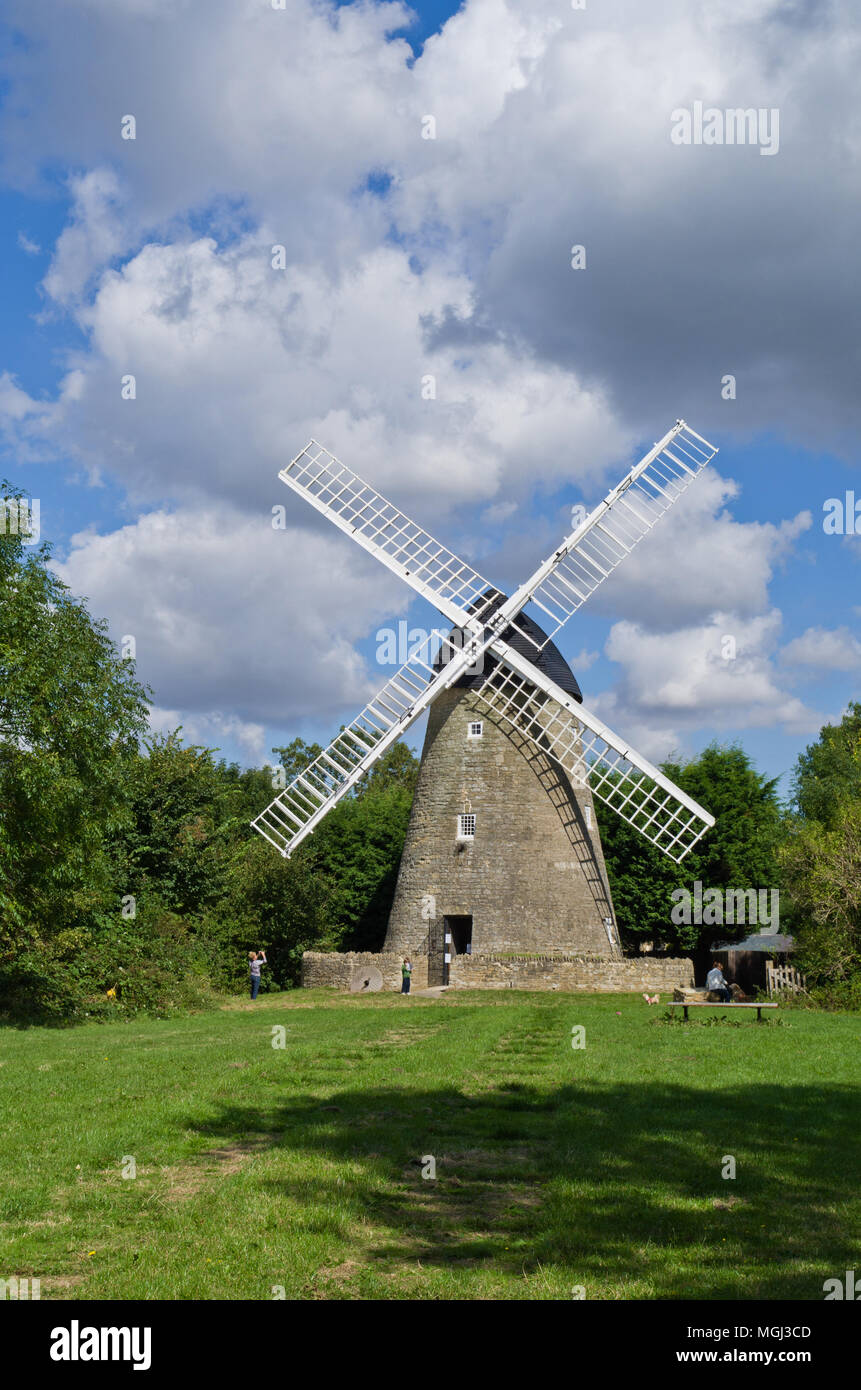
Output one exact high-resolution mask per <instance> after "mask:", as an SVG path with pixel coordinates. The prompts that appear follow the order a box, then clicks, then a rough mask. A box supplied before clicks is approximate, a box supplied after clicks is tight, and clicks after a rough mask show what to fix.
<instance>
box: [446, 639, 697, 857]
mask: <svg viewBox="0 0 861 1390" xmlns="http://www.w3.org/2000/svg"><path fill="white" fill-rule="evenodd" d="M515 663H516V665H515ZM473 694H474V697H475V698H476V699H478V700H479V701H480V702H481V703H482V704H483V705H484V706H485V707H486V709H487V710H488V713H490V714H492V715H493V716H494V718H496V719H503V720H505V721H506V722H507V723H508V724H510V725H511V726H512V728H514V729H515V730H516V731H517V732H518V733H519V734H520V735H521V736H522V737H524V738H525V739H527V740H528V742H529V743H531V744H532V745H533V746H534V747H535V748H537V749H538V750H539V751H540V752H542V753H545V754H546V755H547V756H548V757H550V758H552V759H553V760H554V762H556V763H558V764H559V766H560V767H561V768H562V769H563V771H564V772H565V773H566V775H567V776H568V777H569V778H570V779H571V781H572V782H573V783H574V784H575V785H578V784H579V785H580V786H586V785H588V786H589V788H590V790H591V791H592V794H593V795H594V796H597V797H599V798H600V799H601V800H602V801H603V802H605V803H606V805H608V806H610V807H611V808H612V809H613V810H614V811H615V812H616V813H617V814H618V815H620V816H621V817H622V819H623V820H626V821H628V823H629V824H630V825H632V826H634V828H635V829H636V830H639V831H640V833H641V834H642V835H644V836H645V838H646V839H647V840H650V841H651V843H652V844H653V845H656V846H657V847H658V849H660V850H663V852H664V854H666V855H668V857H669V858H670V859H673V860H675V861H676V863H679V862H680V861H681V860H682V859H683V858H684V857H685V855H686V854H687V853H689V851H690V850H692V849H693V847H694V845H695V844H696V843H697V841H698V840H700V839H702V837H703V835H704V834H705V833H706V831H707V830H710V829H711V827H712V826H713V825H714V823H715V822H714V816H712V815H710V814H709V812H708V811H706V810H704V808H703V807H702V806H700V805H699V804H698V803H697V802H696V801H694V800H693V798H692V797H690V796H688V795H687V793H686V792H684V791H682V789H681V788H680V787H677V786H676V784H675V783H674V782H672V781H671V780H670V778H669V777H667V776H666V775H665V773H663V772H661V770H660V768H657V767H654V766H653V764H652V763H650V762H649V761H648V759H646V758H644V757H643V756H642V754H641V753H637V752H636V751H635V749H633V748H631V746H630V744H628V743H626V742H625V740H624V739H622V738H621V737H620V736H619V735H618V734H616V733H614V732H613V730H612V729H610V728H609V727H608V725H606V724H605V723H604V722H603V720H601V719H599V718H598V716H597V715H595V714H592V712H591V711H590V710H588V709H587V708H586V706H585V705H582V704H579V703H578V702H577V701H576V700H574V699H573V698H572V697H571V696H569V695H567V694H566V692H565V691H564V690H562V689H561V688H560V687H559V686H557V685H555V684H554V682H553V681H551V680H549V679H548V678H547V676H546V675H545V674H544V672H543V671H539V670H538V669H536V667H535V666H533V664H532V662H530V661H527V660H526V659H525V658H523V657H521V656H520V655H519V653H518V652H515V651H514V650H513V649H511V648H510V649H509V654H508V658H507V659H506V660H505V661H501V662H499V664H498V665H496V666H495V668H494V670H493V671H491V673H490V674H489V675H488V678H487V680H486V681H485V682H484V684H483V685H482V686H481V687H480V688H479V689H478V690H477V691H474V692H473Z"/></svg>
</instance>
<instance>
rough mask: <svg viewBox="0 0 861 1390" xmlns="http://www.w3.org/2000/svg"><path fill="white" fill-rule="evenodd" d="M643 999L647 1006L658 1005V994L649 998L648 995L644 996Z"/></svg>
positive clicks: (659, 997)
mask: <svg viewBox="0 0 861 1390" xmlns="http://www.w3.org/2000/svg"><path fill="white" fill-rule="evenodd" d="M643 998H644V999H645V1001H646V1003H647V1004H659V1003H660V1000H661V996H660V995H659V994H654V995H651V996H649V995H648V994H644V995H643Z"/></svg>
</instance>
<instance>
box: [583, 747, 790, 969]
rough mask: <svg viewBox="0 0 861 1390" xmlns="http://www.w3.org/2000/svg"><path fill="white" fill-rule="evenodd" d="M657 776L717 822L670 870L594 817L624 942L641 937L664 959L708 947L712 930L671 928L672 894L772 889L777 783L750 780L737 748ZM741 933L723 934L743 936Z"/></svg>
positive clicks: (623, 831) (622, 827) (614, 823)
mask: <svg viewBox="0 0 861 1390" xmlns="http://www.w3.org/2000/svg"><path fill="white" fill-rule="evenodd" d="M662 770H663V771H664V772H665V773H666V774H667V776H668V777H670V778H671V779H672V780H673V781H674V782H676V783H677V785H678V786H680V787H681V788H682V790H683V791H686V792H687V793H688V794H689V795H690V796H692V797H693V798H694V799H695V800H696V801H698V802H699V803H700V805H702V806H704V807H705V808H706V810H707V811H710V812H711V814H712V815H713V816H714V817H715V819H716V824H715V826H714V828H713V829H712V830H710V831H708V832H707V834H706V835H705V837H704V838H703V839H702V840H701V841H700V842H699V844H698V845H697V846H696V847H695V848H694V849H693V850H691V851H690V853H689V854H688V855H686V856H685V858H684V859H683V860H682V862H681V864H674V863H673V861H672V860H670V859H668V858H667V856H666V855H664V854H663V853H661V851H660V850H658V849H657V848H655V847H654V846H653V845H651V844H649V842H648V841H647V840H646V839H644V837H643V836H642V835H641V834H640V833H639V832H638V831H637V830H635V829H634V828H633V827H632V826H630V825H628V823H627V822H626V821H624V820H622V818H621V817H620V816H617V815H615V814H614V813H613V812H612V811H607V812H606V813H604V814H602V815H600V825H601V842H602V844H603V847H604V857H605V860H606V863H607V873H608V876H609V879H610V887H611V889H612V893H613V903H614V906H615V909H616V916H617V920H618V923H619V928H620V931H621V933H622V938H623V941H628V942H630V943H632V944H633V943H635V942H636V941H637V940H639V939H641V938H643V937H647V938H652V939H653V940H655V941H656V942H660V943H663V944H664V945H665V946H666V947H667V948H668V949H669V950H670V951H680V952H682V953H688V952H690V951H694V950H696V949H697V948H698V947H699V946H701V945H705V946H708V945H709V944H710V939H711V938H712V937H714V935H715V928H714V927H713V926H698V925H697V924H696V923H691V924H689V925H686V924H684V923H682V924H674V923H673V922H672V920H671V912H672V908H673V899H672V892H673V890H674V889H675V888H686V889H687V890H688V891H689V892H693V885H694V883H695V882H697V881H699V882H700V883H702V884H703V887H704V889H706V888H718V889H721V890H724V889H726V888H736V889H744V888H765V887H772V886H776V885H777V882H778V879H777V857H776V856H777V847H778V843H779V839H780V835H781V833H782V815H781V809H780V803H779V801H778V796H777V783H776V779H775V780H769V779H768V778H766V777H763V776H762V775H761V774H760V773H758V772H756V771H755V769H754V768H753V765H752V764H751V761H750V758H749V757H748V755H747V754H746V753H745V752H744V750H743V749H741V748H738V747H735V746H733V747H727V748H722V747H719V746H718V745H717V744H711V745H710V746H709V747H707V748H706V749H704V751H703V752H702V753H701V754H700V756H699V757H698V758H695V759H693V760H692V761H690V762H688V763H678V762H674V761H668V762H666V763H664V764H662ZM745 931H746V927H744V926H741V927H738V928H733V927H727V928H722V929H721V932H722V934H726V935H727V936H733V935H734V934H735V935H737V936H743V935H744V933H745Z"/></svg>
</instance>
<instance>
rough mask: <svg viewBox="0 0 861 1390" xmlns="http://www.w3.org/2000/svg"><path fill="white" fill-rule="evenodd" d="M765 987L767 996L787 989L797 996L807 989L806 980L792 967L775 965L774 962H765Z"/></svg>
mask: <svg viewBox="0 0 861 1390" xmlns="http://www.w3.org/2000/svg"><path fill="white" fill-rule="evenodd" d="M765 985H766V989H767V990H768V992H769V994H777V992H778V991H779V990H781V989H788V990H791V991H792V993H793V994H797V993H798V991H799V990H806V989H807V980H806V979H805V977H804V976H803V975H802V974H801V973H800V971H798V970H796V969H795V966H794V965H775V963H774V961H771V960H767V961H766V962H765Z"/></svg>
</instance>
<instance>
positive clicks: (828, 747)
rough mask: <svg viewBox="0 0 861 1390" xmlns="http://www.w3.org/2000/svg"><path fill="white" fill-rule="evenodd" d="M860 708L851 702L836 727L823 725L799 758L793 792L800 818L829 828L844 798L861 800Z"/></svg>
mask: <svg viewBox="0 0 861 1390" xmlns="http://www.w3.org/2000/svg"><path fill="white" fill-rule="evenodd" d="M859 749H861V704H858V703H857V702H854V701H853V702H852V703H851V704H850V705H849V708H848V710H847V712H846V714H845V715H844V716H843V718H842V720H841V722H840V723H839V724H826V725H825V726H824V728H823V729H822V730H821V731H820V734H819V738H818V740H817V741H816V743H812V744H810V746H809V747H808V748H807V749H806V750H805V751H804V752H803V753H802V754H801V756H800V757H799V759H798V762H797V764H796V767H795V773H794V776H793V782H792V791H793V798H794V800H795V804H796V806H797V809H798V812H799V814H800V815H801V816H802V817H803V818H804V819H805V820H807V821H818V822H819V823H820V824H821V825H829V824H830V823H831V820H832V818H833V816H834V815H835V814H836V809H837V807H838V806H839V805H840V803H841V802H842V801H844V800H845V799H846V798H847V797H849V798H852V799H854V800H856V801H857V800H861V757H859Z"/></svg>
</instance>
